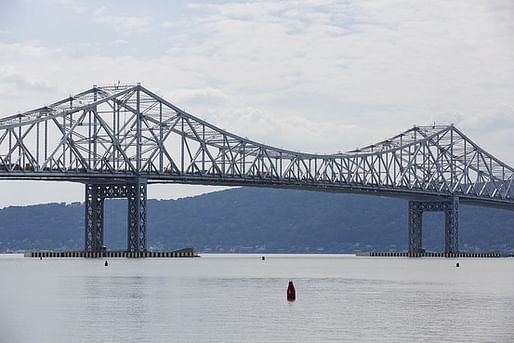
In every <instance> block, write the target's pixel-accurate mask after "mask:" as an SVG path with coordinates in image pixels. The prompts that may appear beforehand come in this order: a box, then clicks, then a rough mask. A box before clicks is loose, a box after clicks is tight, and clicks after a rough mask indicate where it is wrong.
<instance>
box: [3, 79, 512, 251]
mask: <svg viewBox="0 0 514 343" xmlns="http://www.w3.org/2000/svg"><path fill="white" fill-rule="evenodd" d="M0 178H3V179H36V180H64V181H74V182H82V183H85V184H87V185H95V184H107V185H121V184H131V185H134V184H145V185H146V182H148V183H168V182H170V183H193V184H207V185H228V186H236V185H245V186H263V187H285V188H297V189H307V190H317V191H330V192H360V193H372V194H377V195H387V196H395V197H403V198H407V199H411V200H415V201H425V200H426V201H449V200H448V199H454V198H456V199H458V201H460V202H464V203H474V204H479V205H485V206H493V207H503V208H508V209H513V208H514V186H513V180H514V169H513V168H512V167H510V166H508V165H506V164H505V163H503V162H501V161H500V160H499V159H497V158H495V157H494V156H492V155H491V154H489V153H487V152H486V151H484V150H482V149H481V148H480V147H479V146H478V145H477V144H475V143H474V142H473V141H471V140H470V139H469V138H468V137H466V136H465V135H464V134H463V133H462V132H461V131H459V130H458V129H457V128H456V127H454V126H453V125H449V126H428V127H413V128H411V129H409V130H407V131H405V132H402V133H401V134H399V135H397V136H394V137H392V138H390V139H387V140H384V141H382V142H379V143H377V144H373V145H369V146H367V147H364V148H362V149H358V150H353V151H349V152H346V153H338V154H327V155H320V154H309V153H300V152H295V151H290V150H285V149H279V148H275V147H271V146H268V145H264V144H260V143H257V142H254V141H252V140H249V139H246V138H242V137H240V136H237V135H235V134H232V133H230V132H227V131H225V130H222V129H220V128H218V127H216V126H214V125H212V124H210V123H207V122H205V121H203V120H201V119H199V118H197V117H195V116H193V115H191V114H189V113H186V112H185V111H183V110H181V109H179V108H178V107H176V106H175V105H173V104H171V103H170V102H168V101H166V100H165V99H163V98H161V97H159V96H158V95H156V94H154V93H152V92H151V91H149V90H148V89H146V88H144V87H143V86H141V85H139V84H138V85H135V86H132V85H131V86H108V87H96V86H94V87H93V88H91V89H89V90H87V91H85V92H82V93H80V94H77V95H74V96H70V97H68V98H66V99H63V100H61V101H58V102H56V103H53V104H51V105H48V106H44V107H41V108H38V109H35V110H32V111H28V112H25V113H22V114H16V115H13V116H9V117H6V118H3V119H0ZM145 187H146V186H145ZM145 197H146V188H145ZM102 199H103V198H102ZM97 202H98V203H99V202H100V200H98V201H97ZM94 203H95V202H94V201H93V202H91V206H93V205H94ZM95 206H96V205H95ZM99 217H102V216H99ZM90 224H91V225H92V226H94V223H90ZM145 225H146V224H145ZM135 227H139V229H138V230H139V231H138V232H141V230H142V231H143V232H146V231H145V228H141V225H139V224H138V225H135ZM129 234H130V232H129ZM132 234H134V233H132ZM136 234H139V233H136ZM95 235H97V236H98V235H99V234H98V233H95ZM102 235H103V233H102ZM95 237H96V236H95ZM93 241H95V242H96V241H98V240H96V239H94V240H93ZM140 242H146V237H140ZM98 244H99V243H98ZM145 244H146V243H145ZM145 244H144V245H145ZM416 244H417V243H416ZM141 249H143V250H144V249H146V247H142V244H140V243H137V244H136V243H133V246H130V244H129V250H135V251H138V250H141Z"/></svg>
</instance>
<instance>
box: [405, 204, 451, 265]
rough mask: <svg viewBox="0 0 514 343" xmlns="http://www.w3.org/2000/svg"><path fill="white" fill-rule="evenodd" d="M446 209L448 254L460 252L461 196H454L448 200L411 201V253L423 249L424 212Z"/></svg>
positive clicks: (417, 252)
mask: <svg viewBox="0 0 514 343" xmlns="http://www.w3.org/2000/svg"><path fill="white" fill-rule="evenodd" d="M424 211H444V214H445V245H444V247H445V248H444V251H445V253H448V254H454V253H458V252H459V235H458V233H459V198H458V197H456V196H454V197H451V198H450V199H449V200H447V201H416V200H411V201H409V253H410V254H411V256H412V255H416V254H420V253H422V252H424V250H423V244H422V243H423V242H422V238H423V212H424Z"/></svg>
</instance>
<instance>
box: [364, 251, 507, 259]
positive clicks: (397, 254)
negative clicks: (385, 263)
mask: <svg viewBox="0 0 514 343" xmlns="http://www.w3.org/2000/svg"><path fill="white" fill-rule="evenodd" d="M356 255H357V256H376V257H482V258H484V257H501V255H500V253H499V252H488V253H469V252H459V253H445V252H422V253H417V254H412V253H409V252H377V251H370V252H357V253H356Z"/></svg>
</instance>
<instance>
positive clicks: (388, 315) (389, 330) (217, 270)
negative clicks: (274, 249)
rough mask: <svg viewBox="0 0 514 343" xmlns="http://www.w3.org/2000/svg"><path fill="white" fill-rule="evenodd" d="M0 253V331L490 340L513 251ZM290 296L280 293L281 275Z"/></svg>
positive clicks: (25, 335) (508, 324) (502, 308)
mask: <svg viewBox="0 0 514 343" xmlns="http://www.w3.org/2000/svg"><path fill="white" fill-rule="evenodd" d="M103 262H104V261H103V260H99V259H98V260H93V259H88V260H87V259H43V260H42V261H40V260H37V259H29V258H23V257H21V256H12V255H10V256H9V255H0V275H1V283H0V304H1V306H0V342H4V341H6V342H7V341H9V342H28V341H39V342H70V341H73V342H111V341H115V342H118V341H126V342H135V341H138V342H150V341H154V342H161V341H167V342H169V341H177V342H242V341H245V342H307V341H316V342H320V341H325V342H327V341H333V342H340V341H348V342H354V341H386V342H387V341H388V342H397V341H461V342H469V341H495V342H510V341H512V338H513V337H514V326H513V325H512V323H514V310H513V309H514V287H513V285H514V273H513V272H514V259H512V258H504V259H460V260H459V262H460V268H455V262H456V260H454V259H437V258H429V259H409V258H366V257H359V258H357V257H353V256H343V255H267V256H266V260H265V261H263V260H261V258H260V256H257V255H205V256H203V257H202V258H195V259H111V260H110V261H109V266H108V267H104V265H103ZM290 279H291V280H294V284H295V288H296V292H297V299H296V301H295V302H288V301H287V300H286V289H287V285H288V280H290Z"/></svg>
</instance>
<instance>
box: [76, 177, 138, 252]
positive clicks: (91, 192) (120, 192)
mask: <svg viewBox="0 0 514 343" xmlns="http://www.w3.org/2000/svg"><path fill="white" fill-rule="evenodd" d="M146 195H147V192H146V180H145V179H141V178H137V179H136V180H135V181H134V182H133V183H122V184H105V183H102V184H86V201H85V209H86V214H85V223H86V225H85V248H84V250H85V251H86V252H100V251H102V250H103V249H104V200H105V199H107V198H126V199H127V200H128V221H127V223H128V225H127V226H128V227H127V237H128V242H127V251H130V252H144V251H146V198H147V196H146Z"/></svg>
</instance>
